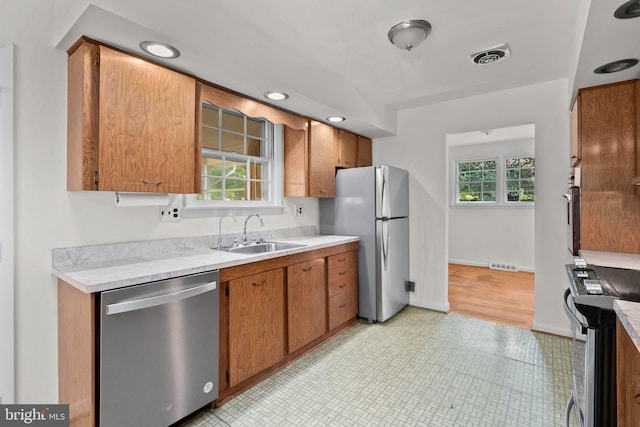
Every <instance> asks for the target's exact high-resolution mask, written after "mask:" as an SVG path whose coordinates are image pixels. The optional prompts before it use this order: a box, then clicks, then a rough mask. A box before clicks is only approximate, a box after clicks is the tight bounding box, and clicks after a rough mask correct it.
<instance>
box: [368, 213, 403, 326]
mask: <svg viewBox="0 0 640 427" xmlns="http://www.w3.org/2000/svg"><path fill="white" fill-rule="evenodd" d="M376 257H377V262H376V269H377V277H376V279H377V280H376V288H377V294H378V301H377V307H376V311H377V317H376V320H378V321H380V322H384V321H385V320H387V319H389V318H390V317H391V316H393V315H394V314H396V313H397V312H399V311H400V310H402V308H404V306H406V305H407V304H408V303H409V292H408V291H407V288H406V283H407V281H408V280H409V219H408V218H398V219H392V220H388V221H385V220H377V221H376Z"/></svg>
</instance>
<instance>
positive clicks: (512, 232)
mask: <svg viewBox="0 0 640 427" xmlns="http://www.w3.org/2000/svg"><path fill="white" fill-rule="evenodd" d="M534 149H535V144H534V140H533V139H518V140H508V141H500V142H486V143H474V144H469V145H453V146H451V145H450V146H449V159H450V161H449V170H450V175H449V262H454V263H458V264H468V265H478V266H485V267H486V266H488V265H489V263H490V262H500V263H507V264H514V265H516V266H517V267H518V269H519V270H523V271H533V266H534V259H535V257H534V242H535V238H534V237H535V236H534V230H535V227H534V220H535V215H534V206H532V205H524V206H473V205H471V206H469V205H465V206H459V205H456V204H455V191H456V189H455V187H456V182H455V161H456V160H473V159H485V158H491V157H495V156H522V155H533V153H534Z"/></svg>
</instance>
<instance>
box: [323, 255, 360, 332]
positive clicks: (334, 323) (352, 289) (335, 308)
mask: <svg viewBox="0 0 640 427" xmlns="http://www.w3.org/2000/svg"><path fill="white" fill-rule="evenodd" d="M356 254H357V252H356V251H350V252H344V253H341V254H337V255H332V256H330V257H329V258H328V261H327V264H328V283H327V288H328V291H329V301H328V304H329V330H332V329H334V328H336V327H338V326H340V325H342V324H343V323H345V322H347V321H349V320H350V319H353V318H355V316H356V313H357V312H358V286H357V283H358V276H357V271H358V270H357V257H356Z"/></svg>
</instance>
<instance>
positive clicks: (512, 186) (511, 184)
mask: <svg viewBox="0 0 640 427" xmlns="http://www.w3.org/2000/svg"><path fill="white" fill-rule="evenodd" d="M519 189H520V183H518V181H507V191H517V190H519Z"/></svg>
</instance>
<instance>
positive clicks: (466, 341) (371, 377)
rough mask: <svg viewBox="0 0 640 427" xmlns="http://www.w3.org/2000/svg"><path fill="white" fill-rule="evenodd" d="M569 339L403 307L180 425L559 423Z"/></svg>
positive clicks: (568, 380) (567, 378) (567, 373)
mask: <svg viewBox="0 0 640 427" xmlns="http://www.w3.org/2000/svg"><path fill="white" fill-rule="evenodd" d="M570 389H571V341H570V340H569V339H565V338H560V337H554V336H550V335H546V334H541V333H536V332H531V331H529V330H526V329H520V328H515V327H511V326H505V325H499V324H495V323H491V322H487V321H483V320H478V319H473V318H469V317H464V316H462V315H458V314H443V313H438V312H434V311H429V310H424V309H420V308H415V307H407V308H406V309H404V310H403V311H402V312H400V313H399V314H398V315H396V316H395V317H394V318H392V319H390V320H388V321H387V322H385V323H381V324H374V325H368V324H357V325H355V326H354V327H352V328H349V329H348V330H346V331H344V332H343V333H341V334H339V335H338V336H336V337H334V338H333V339H332V340H330V341H329V342H327V343H325V344H323V345H322V346H320V347H319V348H317V349H315V350H314V351H312V352H310V353H308V354H306V355H305V356H304V357H302V358H300V359H298V360H297V361H295V362H294V363H292V364H291V365H289V366H288V367H286V368H285V369H283V370H282V371H280V372H278V373H277V374H275V375H273V376H272V377H270V378H268V379H266V380H265V381H263V382H262V383H260V384H258V385H256V386H255V387H253V388H252V389H250V390H248V391H246V392H245V393H243V394H242V395H239V396H237V397H236V398H234V399H232V400H231V401H229V402H227V403H226V404H224V405H223V406H222V407H221V408H216V409H213V410H210V411H206V412H204V413H202V414H200V415H199V416H198V417H196V418H194V419H192V420H191V421H189V422H187V423H186V424H184V425H183V427H212V426H216V427H217V426H439V427H440V426H491V427H497V426H518V427H522V426H535V427H539V426H563V425H564V407H565V403H566V401H567V398H568V396H569V393H570Z"/></svg>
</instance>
